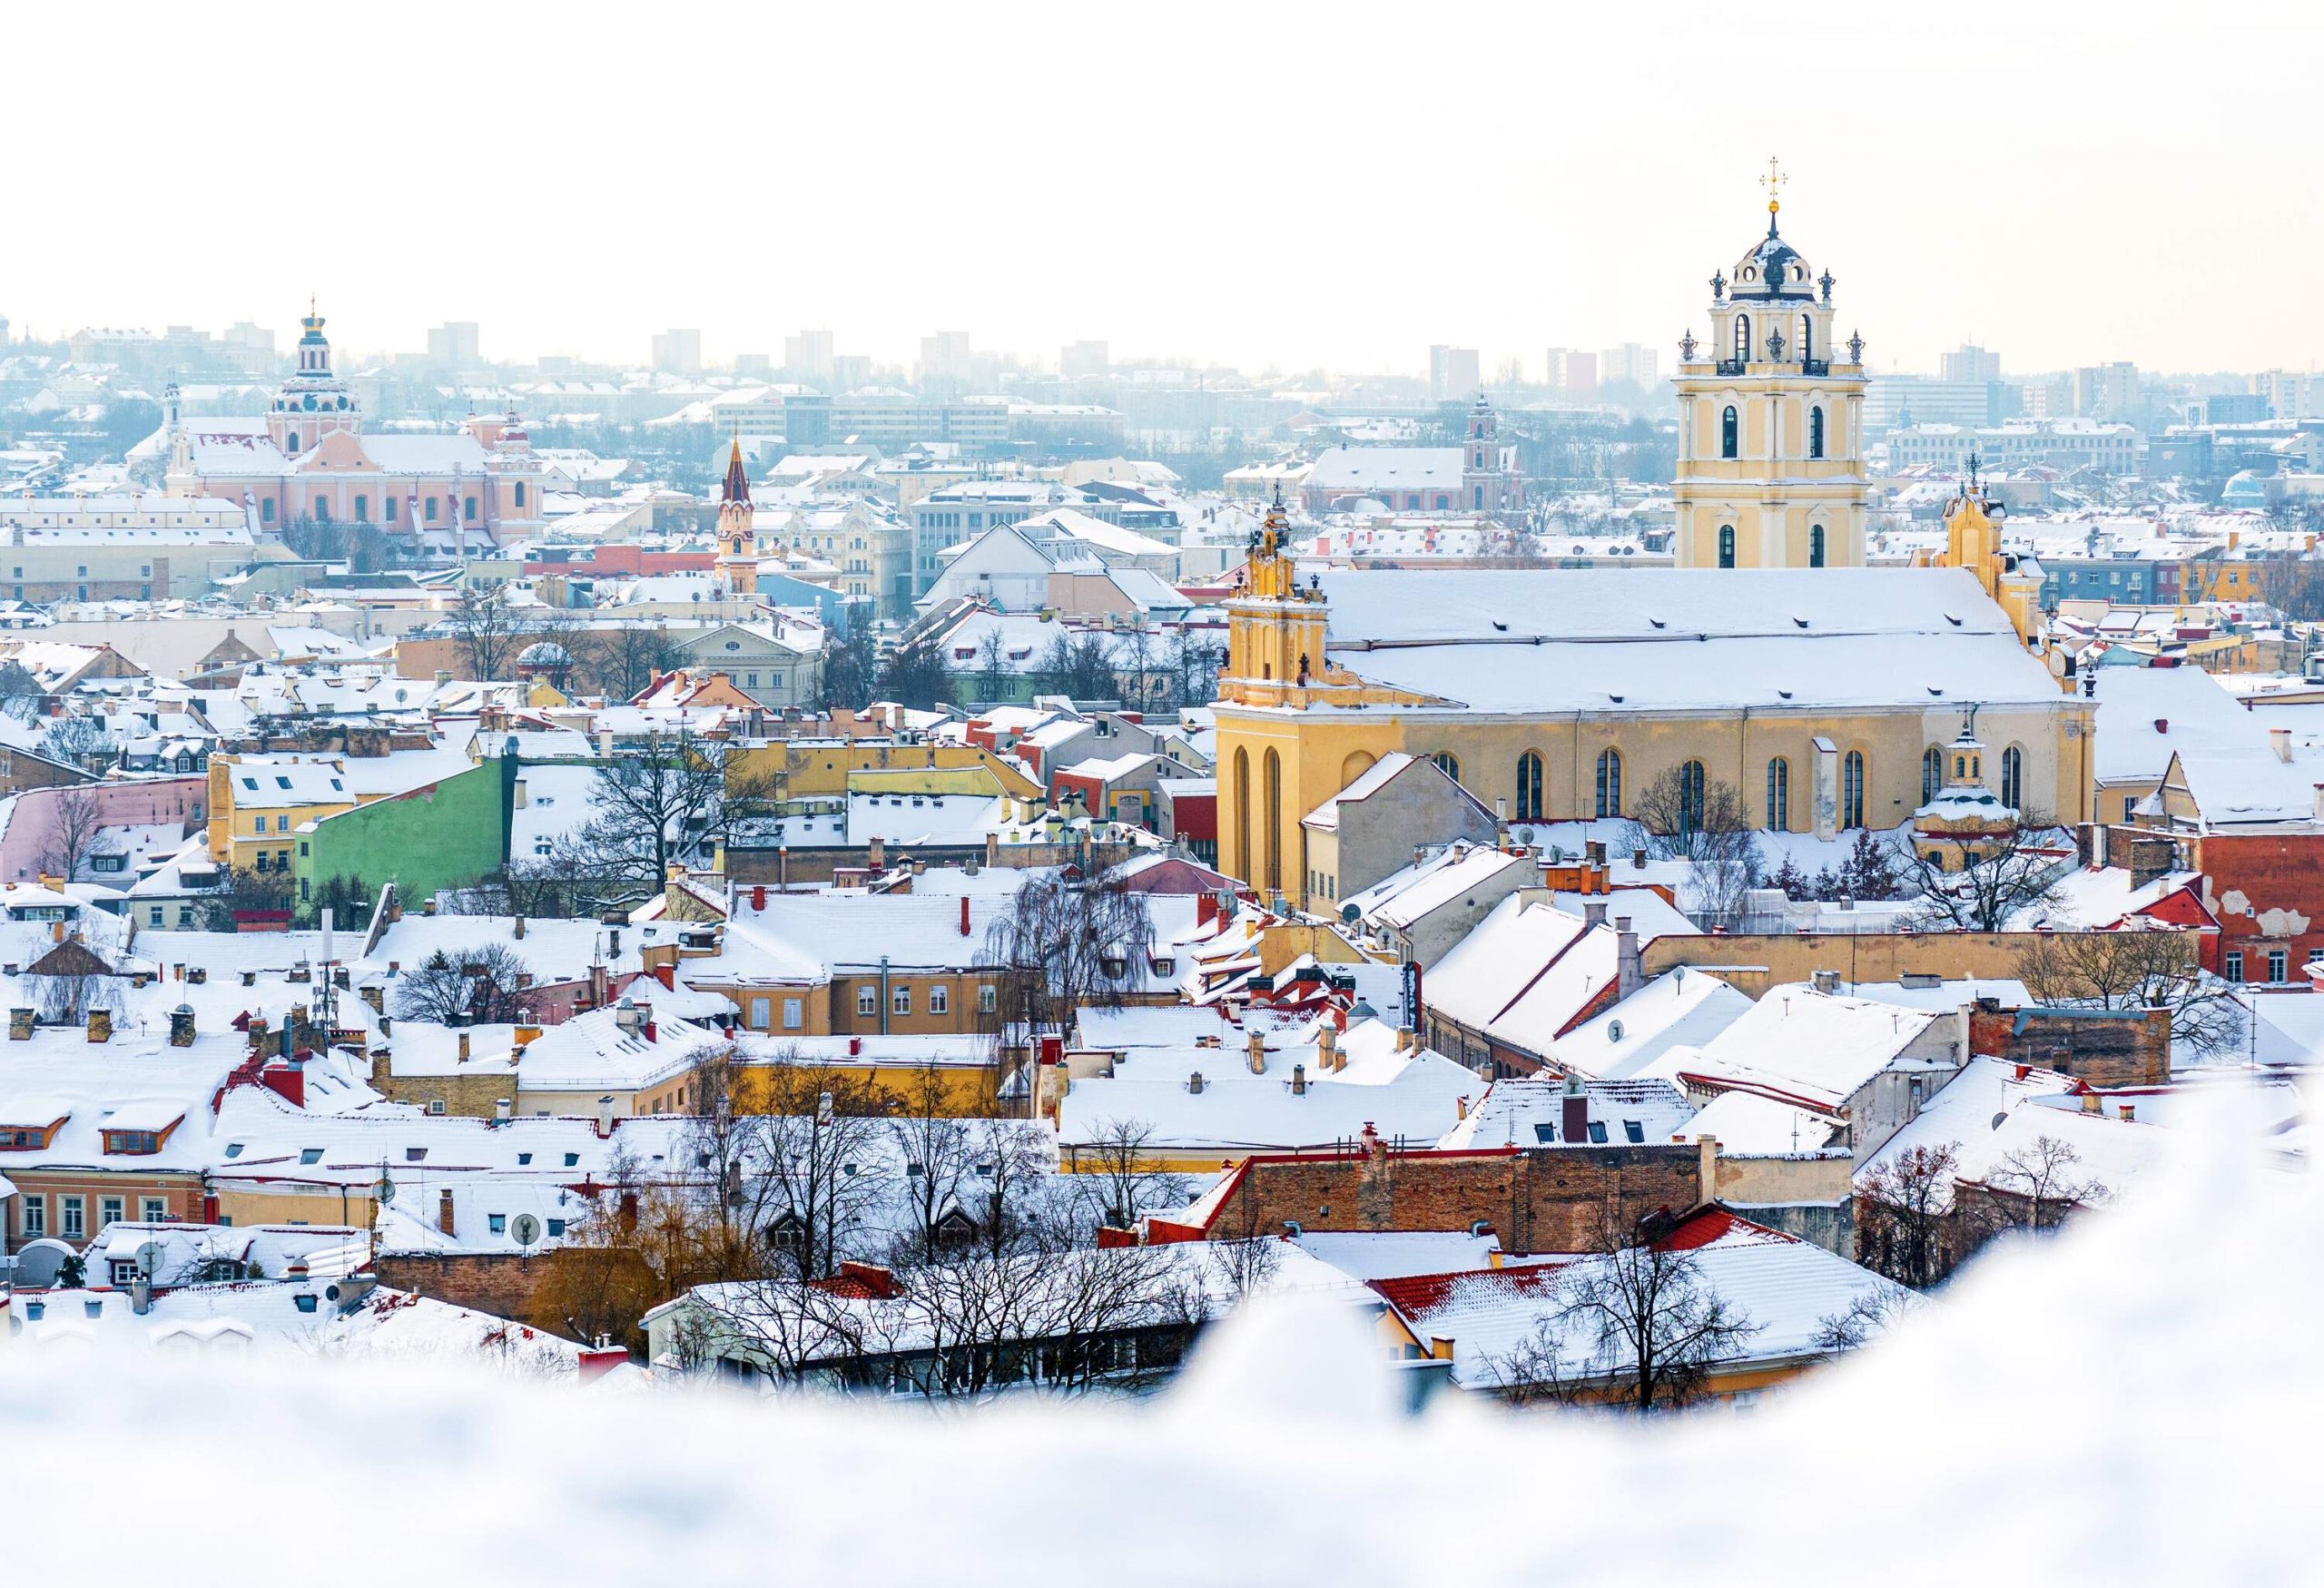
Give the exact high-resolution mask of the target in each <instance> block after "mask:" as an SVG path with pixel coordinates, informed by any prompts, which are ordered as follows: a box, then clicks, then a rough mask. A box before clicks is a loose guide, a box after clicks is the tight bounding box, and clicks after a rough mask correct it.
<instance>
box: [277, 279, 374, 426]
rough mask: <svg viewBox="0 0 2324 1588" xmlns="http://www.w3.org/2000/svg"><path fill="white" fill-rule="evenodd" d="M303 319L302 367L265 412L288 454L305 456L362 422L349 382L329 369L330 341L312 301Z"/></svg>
mask: <svg viewBox="0 0 2324 1588" xmlns="http://www.w3.org/2000/svg"><path fill="white" fill-rule="evenodd" d="M299 323H300V325H301V326H303V327H304V328H305V330H304V334H302V335H301V336H300V338H299V368H298V369H297V370H295V371H293V372H292V374H291V378H290V379H289V380H285V381H284V382H283V383H282V384H281V387H280V388H279V389H277V390H276V391H275V394H274V401H273V402H272V403H271V404H270V405H269V406H268V408H267V412H266V431H267V434H268V436H269V437H271V439H273V442H274V444H275V445H276V446H277V447H280V448H281V449H282V451H283V454H284V456H286V457H290V458H299V457H301V456H303V455H304V454H305V453H307V452H308V451H310V450H311V449H313V447H314V445H315V443H316V442H318V441H320V440H321V439H323V438H324V437H325V436H327V435H329V434H330V433H331V432H332V431H333V430H346V431H348V432H350V434H352V433H354V432H355V431H357V430H359V429H360V428H361V421H360V420H359V419H358V418H357V417H356V408H355V399H354V396H353V395H352V394H351V393H350V391H349V390H348V389H347V382H346V381H344V380H340V378H339V377H338V376H336V375H334V374H332V373H331V370H330V341H329V340H327V339H326V338H325V337H324V336H323V317H322V316H321V315H320V314H319V313H317V312H316V311H315V306H314V304H313V303H312V302H311V301H310V302H309V304H308V305H307V312H306V314H305V315H304V317H302V318H301V319H300V321H299Z"/></svg>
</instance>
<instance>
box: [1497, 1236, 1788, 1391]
mask: <svg viewBox="0 0 2324 1588" xmlns="http://www.w3.org/2000/svg"><path fill="white" fill-rule="evenodd" d="M1551 1292H1552V1310H1551V1313H1550V1314H1549V1316H1548V1317H1544V1318H1542V1319H1541V1322H1540V1323H1539V1324H1537V1325H1536V1326H1535V1328H1534V1331H1533V1333H1532V1335H1531V1336H1530V1337H1529V1338H1528V1339H1527V1340H1526V1341H1525V1342H1524V1343H1523V1344H1522V1345H1521V1346H1519V1347H1518V1348H1517V1349H1516V1350H1515V1351H1513V1352H1512V1353H1511V1355H1510V1357H1509V1358H1508V1359H1506V1360H1505V1361H1502V1362H1497V1363H1496V1364H1494V1366H1493V1371H1494V1372H1495V1375H1496V1376H1499V1377H1502V1379H1503V1381H1504V1382H1505V1383H1511V1384H1514V1385H1519V1386H1522V1385H1525V1384H1527V1383H1529V1382H1530V1383H1531V1384H1532V1385H1533V1386H1536V1387H1537V1388H1542V1387H1546V1388H1549V1389H1551V1390H1552V1391H1553V1392H1554V1398H1561V1399H1578V1398H1587V1399H1590V1400H1593V1401H1611V1402H1613V1403H1614V1404H1618V1405H1621V1406H1627V1407H1629V1408H1630V1409H1631V1410H1633V1411H1635V1412H1637V1413H1638V1414H1639V1415H1640V1416H1645V1415H1649V1414H1650V1413H1654V1412H1658V1411H1671V1410H1676V1409H1677V1408H1679V1407H1680V1406H1686V1405H1688V1404H1689V1403H1690V1402H1692V1401H1694V1400H1696V1399H1698V1398H1699V1396H1700V1395H1701V1393H1702V1388H1703V1385H1704V1384H1705V1382H1706V1381H1707V1380H1708V1379H1709V1376H1710V1374H1711V1372H1712V1370H1713V1369H1715V1368H1716V1367H1717V1366H1718V1365H1719V1364H1720V1363H1722V1362H1726V1361H1729V1360H1732V1359H1733V1358H1734V1357H1736V1356H1739V1355H1740V1354H1741V1353H1742V1351H1743V1349H1744V1347H1745V1346H1748V1345H1749V1343H1750V1341H1751V1339H1752V1336H1755V1335H1757V1334H1758V1333H1759V1330H1760V1327H1761V1326H1759V1325H1758V1324H1756V1323H1754V1322H1752V1321H1751V1320H1750V1319H1749V1317H1748V1316H1746V1315H1745V1314H1743V1313H1742V1312H1740V1311H1738V1309H1736V1308H1734V1307H1730V1306H1728V1303H1727V1302H1726V1300H1725V1299H1724V1298H1722V1297H1720V1296H1719V1295H1718V1293H1717V1292H1716V1291H1715V1290H1713V1289H1712V1288H1711V1287H1710V1284H1709V1280H1708V1279H1707V1278H1706V1277H1704V1275H1703V1272H1702V1265H1701V1262H1700V1259H1699V1258H1697V1256H1696V1255H1695V1253H1694V1252H1693V1251H1692V1250H1690V1249H1682V1248H1673V1247H1671V1246H1670V1245H1669V1243H1668V1242H1666V1241H1662V1240H1658V1239H1654V1238H1650V1236H1649V1233H1648V1232H1647V1231H1645V1230H1641V1229H1637V1228H1632V1227H1630V1226H1629V1225H1628V1224H1626V1223H1625V1222H1624V1220H1623V1218H1622V1210H1621V1208H1620V1204H1619V1201H1618V1199H1616V1198H1609V1199H1608V1200H1607V1202H1606V1204H1605V1207H1604V1208H1603V1210H1602V1212H1601V1215H1600V1225H1599V1230H1598V1233H1597V1236H1596V1238H1595V1241H1594V1252H1593V1255H1592V1256H1590V1257H1589V1258H1584V1259H1583V1260H1581V1261H1579V1262H1575V1263H1572V1264H1570V1265H1568V1266H1567V1267H1564V1268H1562V1269H1561V1270H1559V1271H1558V1274H1557V1276H1556V1277H1555V1278H1554V1279H1553V1280H1552V1281H1551Z"/></svg>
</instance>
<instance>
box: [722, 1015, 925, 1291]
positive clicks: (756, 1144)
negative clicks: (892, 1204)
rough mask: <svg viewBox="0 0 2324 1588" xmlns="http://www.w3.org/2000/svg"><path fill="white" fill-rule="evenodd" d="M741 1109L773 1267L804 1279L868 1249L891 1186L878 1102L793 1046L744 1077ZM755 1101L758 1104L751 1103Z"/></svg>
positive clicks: (845, 1075)
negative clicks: (746, 1110)
mask: <svg viewBox="0 0 2324 1588" xmlns="http://www.w3.org/2000/svg"><path fill="white" fill-rule="evenodd" d="M753 1079H754V1081H755V1082H756V1086H757V1094H758V1095H757V1096H756V1097H755V1098H754V1099H753V1104H754V1109H753V1112H752V1113H750V1114H749V1115H747V1116H745V1124H746V1127H747V1129H748V1131H749V1137H750V1139H749V1144H748V1152H749V1159H750V1164H751V1169H750V1170H749V1172H752V1173H755V1174H757V1175H759V1176H761V1177H763V1186H762V1188H761V1189H759V1191H758V1192H757V1196H758V1198H759V1200H760V1201H761V1202H762V1203H763V1206H764V1208H765V1209H766V1211H767V1214H768V1218H766V1220H765V1222H764V1223H763V1226H762V1231H761V1233H762V1238H763V1239H765V1240H766V1241H767V1243H768V1245H769V1247H770V1248H771V1250H772V1251H773V1254H774V1255H775V1258H776V1262H775V1267H776V1269H777V1271H778V1272H781V1273H783V1274H785V1275H788V1276H790V1277H797V1278H802V1279H810V1278H815V1277H820V1276H822V1275H827V1274H830V1273H831V1272H832V1271H833V1270H834V1269H836V1268H837V1267H839V1264H840V1262H841V1261H842V1259H843V1258H861V1257H868V1256H872V1255H873V1253H874V1250H875V1248H874V1245H873V1243H874V1242H875V1241H876V1240H877V1238H878V1236H877V1231H876V1229H875V1228H874V1222H873V1221H874V1217H875V1215H876V1214H877V1212H878V1211H879V1209H880V1208H881V1204H882V1203H884V1202H885V1201H886V1200H887V1199H888V1198H889V1197H890V1196H891V1194H892V1191H893V1187H892V1185H891V1177H890V1173H889V1166H890V1165H891V1162H892V1153H891V1142H890V1139H889V1136H888V1128H887V1123H886V1121H885V1120H884V1119H879V1118H877V1117H875V1116H877V1115H880V1114H881V1113H883V1112H884V1111H885V1103H884V1100H882V1099H881V1097H880V1096H879V1095H878V1094H877V1092H876V1091H874V1090H873V1089H872V1086H871V1084H870V1083H869V1082H868V1081H866V1080H863V1079H862V1077H861V1076H860V1075H856V1074H853V1073H851V1072H849V1071H845V1070H835V1069H833V1068H832V1067H831V1066H829V1065H825V1064H821V1063H815V1062H811V1061H810V1060H807V1059H806V1058H805V1057H804V1055H803V1053H802V1052H801V1051H800V1050H798V1049H796V1048H793V1049H791V1050H786V1051H785V1052H783V1053H781V1054H779V1055H778V1056H777V1058H776V1060H775V1062H773V1064H769V1065H765V1066H763V1067H761V1068H760V1070H759V1073H758V1074H757V1075H756V1076H754V1078H753ZM760 1109H763V1110H765V1111H764V1112H759V1111H756V1110H760Z"/></svg>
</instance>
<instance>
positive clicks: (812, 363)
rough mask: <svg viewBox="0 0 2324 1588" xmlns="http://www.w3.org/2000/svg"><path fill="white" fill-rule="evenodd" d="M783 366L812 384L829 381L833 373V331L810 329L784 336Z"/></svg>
mask: <svg viewBox="0 0 2324 1588" xmlns="http://www.w3.org/2000/svg"><path fill="white" fill-rule="evenodd" d="M783 369H784V370H788V371H789V372H790V374H791V376H792V378H793V380H804V381H806V382H808V383H809V384H811V385H814V384H821V383H822V382H825V381H828V380H830V379H831V375H832V333H831V332H830V331H828V330H801V331H794V332H793V333H792V334H791V335H789V336H787V337H784V338H783Z"/></svg>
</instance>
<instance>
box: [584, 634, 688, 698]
mask: <svg viewBox="0 0 2324 1588" xmlns="http://www.w3.org/2000/svg"><path fill="white" fill-rule="evenodd" d="M684 660H685V653H684V652H683V651H681V650H679V649H678V647H677V644H676V642H675V641H674V640H672V639H671V638H670V635H669V631H668V630H667V629H663V628H652V627H647V626H644V625H640V624H634V623H624V624H621V625H619V626H616V627H615V628H612V629H609V630H602V631H600V632H599V633H598V635H597V636H596V644H595V645H594V646H591V648H590V655H589V657H588V663H589V676H590V680H591V682H592V683H593V684H594V685H595V686H596V688H597V689H598V691H599V692H600V693H602V694H603V695H605V696H606V699H608V700H629V699H632V698H634V697H635V696H636V695H639V694H641V693H642V692H643V691H644V690H645V688H646V687H647V686H649V685H651V684H652V683H653V682H654V680H655V678H658V677H659V676H662V675H663V674H665V673H666V672H669V671H670V670H671V669H672V668H674V667H676V666H679V665H680V664H681V663H683V662H684Z"/></svg>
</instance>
